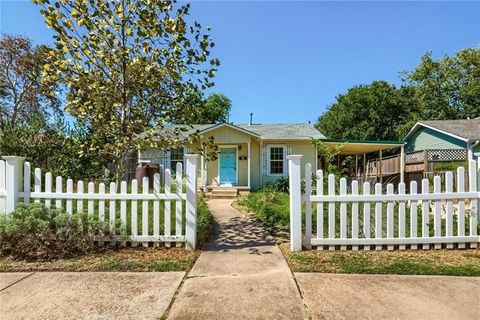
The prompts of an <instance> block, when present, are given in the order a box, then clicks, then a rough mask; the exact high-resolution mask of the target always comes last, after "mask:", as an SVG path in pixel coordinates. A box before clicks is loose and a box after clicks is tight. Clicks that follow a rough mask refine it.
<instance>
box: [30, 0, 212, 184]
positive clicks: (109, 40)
mask: <svg viewBox="0 0 480 320" xmlns="http://www.w3.org/2000/svg"><path fill="white" fill-rule="evenodd" d="M34 2H35V3H37V4H39V5H40V6H41V8H42V9H41V13H42V14H43V15H44V17H45V22H46V24H47V26H48V27H50V28H52V29H53V31H54V32H55V48H56V50H52V51H50V55H51V58H52V59H53V61H54V62H53V63H52V64H50V65H46V66H45V68H44V71H45V72H44V76H45V79H50V80H60V81H62V82H63V83H65V84H66V86H67V87H68V94H67V104H66V111H68V112H69V113H70V114H72V115H73V116H74V117H76V119H77V120H78V121H79V122H80V123H82V124H85V125H86V126H87V128H88V130H89V131H90V132H91V134H92V139H91V140H89V145H88V148H89V149H90V150H93V151H96V152H98V153H100V154H102V155H107V156H109V157H112V158H113V159H114V161H115V163H116V164H117V168H118V174H117V180H119V179H120V178H121V177H122V176H123V173H124V172H125V168H124V161H123V159H124V156H125V154H126V153H127V152H129V151H131V150H136V149H139V148H142V147H144V146H148V147H158V146H160V147H167V146H171V145H172V144H175V143H176V142H178V140H179V139H178V138H177V137H175V135H162V136H160V137H157V139H156V140H155V141H154V140H153V139H152V138H151V137H153V135H154V130H153V128H154V125H155V124H156V127H157V128H158V127H162V126H164V125H165V124H166V123H168V122H170V121H171V120H172V119H173V118H174V115H175V116H178V114H183V113H185V112H192V111H191V110H189V109H185V108H182V105H183V103H184V101H185V100H187V99H188V97H189V96H191V95H193V94H197V93H198V92H199V90H203V89H206V88H208V87H210V86H212V85H213V83H212V82H211V81H210V79H211V78H212V77H213V76H214V74H215V71H216V67H217V66H218V65H219V61H218V59H208V57H209V55H210V49H211V48H212V47H213V46H214V43H213V42H212V40H211V39H210V36H209V35H208V34H206V33H204V31H203V28H202V26H201V25H200V23H198V22H194V23H192V24H189V23H188V22H187V20H186V16H187V15H188V14H189V9H190V5H189V4H183V5H178V4H176V2H175V1H151V0H120V1H80V0H34ZM194 112H197V111H196V110H195V111H194ZM185 118H189V115H186V117H185ZM142 132H147V133H148V134H149V135H148V136H149V137H150V138H147V139H141V140H139V139H136V138H137V135H138V134H140V133H142ZM178 134H179V132H177V134H176V135H177V136H178Z"/></svg>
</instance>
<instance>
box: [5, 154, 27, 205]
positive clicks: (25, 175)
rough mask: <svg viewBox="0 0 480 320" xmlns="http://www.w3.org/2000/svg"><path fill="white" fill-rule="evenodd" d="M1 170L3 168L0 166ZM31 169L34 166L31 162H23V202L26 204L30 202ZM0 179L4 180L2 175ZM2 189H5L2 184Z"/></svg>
mask: <svg viewBox="0 0 480 320" xmlns="http://www.w3.org/2000/svg"><path fill="white" fill-rule="evenodd" d="M0 170H2V169H1V168H0ZM31 170H32V168H31V166H30V162H25V163H24V164H23V203H24V204H29V203H30V183H31V177H32V173H31ZM0 175H1V174H0ZM0 181H2V177H1V176H0ZM0 184H1V182H0ZM0 190H3V189H2V186H1V185H0Z"/></svg>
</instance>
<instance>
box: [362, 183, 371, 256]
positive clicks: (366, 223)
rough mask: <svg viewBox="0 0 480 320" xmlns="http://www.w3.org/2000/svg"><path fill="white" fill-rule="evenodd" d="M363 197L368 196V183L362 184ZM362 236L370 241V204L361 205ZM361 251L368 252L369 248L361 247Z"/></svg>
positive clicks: (366, 202)
mask: <svg viewBox="0 0 480 320" xmlns="http://www.w3.org/2000/svg"><path fill="white" fill-rule="evenodd" d="M363 195H364V196H369V195H370V183H369V182H364V183H363ZM363 234H364V237H365V238H366V239H370V236H371V235H370V202H368V201H365V202H364V203H363ZM363 250H370V246H363Z"/></svg>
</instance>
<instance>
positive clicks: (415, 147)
mask: <svg viewBox="0 0 480 320" xmlns="http://www.w3.org/2000/svg"><path fill="white" fill-rule="evenodd" d="M406 142H407V145H406V148H405V150H406V151H408V152H412V151H420V150H427V149H466V148H467V143H466V142H465V141H462V140H460V139H457V138H455V137H452V136H449V135H447V134H444V133H441V132H438V131H435V130H432V129H430V128H421V129H419V130H418V131H417V132H415V133H414V134H413V135H412V136H411V137H410V138H409V139H407V140H406Z"/></svg>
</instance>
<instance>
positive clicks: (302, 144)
mask: <svg viewBox="0 0 480 320" xmlns="http://www.w3.org/2000/svg"><path fill="white" fill-rule="evenodd" d="M268 145H285V146H288V147H290V154H301V155H303V157H302V164H301V169H302V176H305V164H307V163H310V164H311V165H312V171H314V170H315V165H316V159H315V156H316V152H315V148H314V147H313V145H312V143H311V142H310V141H309V140H301V141H296V140H290V141H288V140H282V141H276V140H267V141H264V142H263V146H264V147H268ZM285 165H288V164H287V163H285ZM287 176H288V174H286V175H282V176H278V175H276V176H271V175H268V174H262V183H263V184H265V183H268V182H270V181H274V180H276V179H279V178H282V177H283V178H286V177H287Z"/></svg>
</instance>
